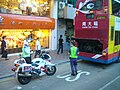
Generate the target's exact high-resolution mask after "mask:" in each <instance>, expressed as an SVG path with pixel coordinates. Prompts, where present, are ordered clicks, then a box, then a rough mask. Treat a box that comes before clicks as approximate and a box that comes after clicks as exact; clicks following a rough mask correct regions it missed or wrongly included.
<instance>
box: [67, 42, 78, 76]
mask: <svg viewBox="0 0 120 90" xmlns="http://www.w3.org/2000/svg"><path fill="white" fill-rule="evenodd" d="M78 53H79V51H78V48H77V47H75V43H74V42H71V47H70V56H69V59H70V66H71V71H72V73H71V75H72V76H75V75H77V59H78V55H77V54H78Z"/></svg>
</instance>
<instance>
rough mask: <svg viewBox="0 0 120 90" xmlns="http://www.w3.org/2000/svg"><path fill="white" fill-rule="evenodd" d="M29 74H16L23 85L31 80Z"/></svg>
mask: <svg viewBox="0 0 120 90" xmlns="http://www.w3.org/2000/svg"><path fill="white" fill-rule="evenodd" d="M31 78H32V77H31V76H27V77H26V76H18V81H19V82H20V83H21V84H23V85H25V84H28V83H29V82H30V81H31Z"/></svg>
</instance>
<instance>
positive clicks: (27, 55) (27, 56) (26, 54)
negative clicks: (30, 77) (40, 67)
mask: <svg viewBox="0 0 120 90" xmlns="http://www.w3.org/2000/svg"><path fill="white" fill-rule="evenodd" d="M30 41H31V40H30V37H28V38H27V39H26V40H24V45H23V48H22V57H23V58H24V59H25V61H26V63H28V64H31V53H30V44H29V42H30Z"/></svg>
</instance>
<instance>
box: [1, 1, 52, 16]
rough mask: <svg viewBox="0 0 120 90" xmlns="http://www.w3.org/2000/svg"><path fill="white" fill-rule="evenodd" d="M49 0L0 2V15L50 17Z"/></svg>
mask: <svg viewBox="0 0 120 90" xmlns="http://www.w3.org/2000/svg"><path fill="white" fill-rule="evenodd" d="M50 2H51V0H0V13H6V14H20V15H32V16H43V17H50V8H51V7H50Z"/></svg>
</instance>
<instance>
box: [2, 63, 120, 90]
mask: <svg viewBox="0 0 120 90" xmlns="http://www.w3.org/2000/svg"><path fill="white" fill-rule="evenodd" d="M0 90H120V63H112V64H109V65H103V64H98V63H92V62H87V61H80V62H79V63H78V74H77V76H71V75H70V65H69V63H65V64H62V65H58V66H57V72H56V74H55V75H53V76H47V75H44V76H42V77H36V78H34V79H32V81H31V82H30V83H28V84H26V85H21V84H20V83H19V82H18V81H17V80H16V79H15V78H13V77H11V78H8V79H6V80H3V81H0Z"/></svg>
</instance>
